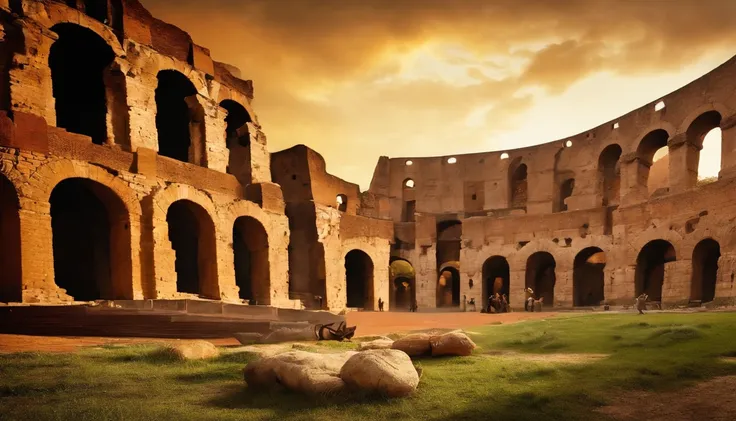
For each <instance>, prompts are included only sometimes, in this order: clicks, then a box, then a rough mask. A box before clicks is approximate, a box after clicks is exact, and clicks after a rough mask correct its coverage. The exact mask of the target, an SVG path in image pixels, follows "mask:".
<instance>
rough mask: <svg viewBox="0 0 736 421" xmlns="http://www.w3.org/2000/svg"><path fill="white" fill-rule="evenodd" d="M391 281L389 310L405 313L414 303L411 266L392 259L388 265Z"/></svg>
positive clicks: (414, 286)
mask: <svg viewBox="0 0 736 421" xmlns="http://www.w3.org/2000/svg"><path fill="white" fill-rule="evenodd" d="M389 276H390V280H391V284H390V287H391V301H390V309H391V310H393V311H406V310H409V309H410V307H411V306H412V305H413V304H414V302H415V301H416V293H417V292H416V275H415V272H414V267H413V266H412V264H411V263H410V262H409V261H407V260H404V259H399V258H394V259H392V261H391V264H390V265H389Z"/></svg>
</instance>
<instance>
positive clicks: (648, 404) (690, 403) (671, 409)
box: [598, 376, 736, 421]
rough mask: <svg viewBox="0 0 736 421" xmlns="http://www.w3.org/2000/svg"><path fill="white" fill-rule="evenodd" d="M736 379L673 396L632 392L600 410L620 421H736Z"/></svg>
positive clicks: (698, 386)
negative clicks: (734, 391) (735, 390)
mask: <svg viewBox="0 0 736 421" xmlns="http://www.w3.org/2000/svg"><path fill="white" fill-rule="evenodd" d="M735 388H736V376H724V377H718V378H715V379H712V380H709V381H706V382H702V383H699V384H696V385H695V386H692V387H689V388H687V389H684V390H679V391H676V392H670V393H651V392H642V391H639V392H631V393H626V394H623V395H620V396H618V397H616V399H615V401H614V403H612V404H611V405H608V406H604V407H602V408H601V409H599V410H598V411H599V412H601V413H603V414H606V415H608V416H610V417H613V418H615V419H617V420H621V421H628V420H647V421H690V420H692V421H706V420H708V421H730V420H736V394H734V393H733V390H734V389H735Z"/></svg>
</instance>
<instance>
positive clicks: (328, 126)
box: [143, 0, 736, 188]
mask: <svg viewBox="0 0 736 421" xmlns="http://www.w3.org/2000/svg"><path fill="white" fill-rule="evenodd" d="M143 3H144V5H145V6H146V7H148V8H149V10H150V11H151V12H152V13H153V14H154V15H155V16H157V17H159V18H161V19H163V20H166V21H168V22H171V23H173V24H176V25H178V26H180V27H181V28H183V29H184V30H186V31H188V32H189V33H190V34H191V35H192V37H193V38H194V39H195V41H196V42H197V43H198V44H201V45H204V46H206V47H208V48H210V49H211V51H212V55H213V57H214V58H215V59H217V60H219V61H224V62H228V63H231V64H234V65H236V66H238V67H239V68H240V69H241V70H242V71H243V76H244V77H245V78H248V79H253V80H254V83H255V89H256V91H255V94H256V103H255V108H256V112H257V113H258V115H259V120H260V121H261V123H262V124H263V126H264V130H265V132H266V134H267V135H268V139H269V146H270V149H271V150H272V151H276V150H280V149H283V148H287V147H290V146H292V145H294V144H297V143H303V144H306V145H309V146H310V147H312V148H314V149H316V150H317V151H318V152H320V153H321V154H323V155H324V156H325V158H326V159H327V165H328V171H330V172H331V173H333V174H335V175H338V176H340V177H343V178H346V179H348V180H350V181H354V182H358V183H360V184H361V186H362V187H363V188H367V186H368V183H369V181H370V177H371V174H372V172H373V166H374V165H375V163H376V160H377V159H378V157H379V156H380V155H389V156H394V157H396V156H428V155H443V154H452V153H464V152H475V151H482V150H494V149H500V148H510V147H519V146H526V145H530V144H535V143H542V142H547V141H551V140H554V139H556V138H558V137H562V136H567V135H572V134H574V133H576V132H579V131H582V130H585V129H586V128H588V127H591V126H593V125H595V124H598V123H601V122H604V121H607V120H609V119H612V118H614V117H616V116H617V115H619V114H621V113H624V112H626V111H628V110H629V109H631V108H634V107H637V106H639V105H641V104H642V103H644V102H647V101H651V100H654V99H656V98H657V97H658V96H661V95H664V94H666V93H667V92H669V91H671V90H674V89H676V88H678V87H679V86H681V85H684V84H686V83H687V82H689V81H690V80H692V79H694V78H696V77H698V76H700V75H701V74H702V73H705V72H707V71H708V70H710V69H712V68H713V67H715V66H717V65H718V64H720V63H721V62H723V61H725V60H726V59H728V58H729V57H730V56H731V55H733V54H734V53H736V50H734V49H733V45H736V43H735V41H736V25H733V23H732V16H734V14H736V2H729V1H724V0H670V1H668V0H651V1H644V0H642V1H625V0H618V1H614V0H579V1H575V0H565V1H548V0H525V1H518V0H453V1H447V0H422V1H418V0H416V1H415V0H361V1H357V0H355V1H350V0H348V1H346V0H248V1H239V0H219V1H218V0H210V1H208V2H202V1H200V0H197V1H193V0H179V1H177V2H176V4H175V5H174V2H171V1H169V0H143ZM530 121H534V122H535V124H533V125H530V124H528V122H530Z"/></svg>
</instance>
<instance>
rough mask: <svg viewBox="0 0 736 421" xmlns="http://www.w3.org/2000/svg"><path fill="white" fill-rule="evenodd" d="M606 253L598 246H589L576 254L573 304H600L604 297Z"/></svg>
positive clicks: (573, 277) (577, 305)
mask: <svg viewBox="0 0 736 421" xmlns="http://www.w3.org/2000/svg"><path fill="white" fill-rule="evenodd" d="M605 267H606V253H604V252H603V250H601V249H599V248H598V247H588V248H586V249H583V250H581V251H580V253H578V255H577V256H575V262H574V268H573V275H572V285H573V287H572V288H573V305H574V306H576V307H579V306H598V305H600V304H601V303H602V302H603V300H604V299H605V297H604V290H605V288H604V283H605V277H604V273H603V269H604V268H605Z"/></svg>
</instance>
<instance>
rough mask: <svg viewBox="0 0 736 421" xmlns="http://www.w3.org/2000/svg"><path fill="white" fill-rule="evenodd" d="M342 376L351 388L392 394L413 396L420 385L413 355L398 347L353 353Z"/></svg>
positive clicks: (392, 395)
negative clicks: (411, 356) (413, 362)
mask: <svg viewBox="0 0 736 421" xmlns="http://www.w3.org/2000/svg"><path fill="white" fill-rule="evenodd" d="M340 378H341V379H342V380H343V381H344V382H345V384H347V385H348V386H349V387H351V388H354V389H358V390H362V391H367V392H372V393H378V394H381V395H384V396H388V397H403V396H408V395H411V394H412V393H413V392H414V391H415V390H416V388H417V385H419V374H418V373H417V370H416V369H415V368H414V364H412V362H411V358H409V356H408V355H407V354H406V353H405V352H403V351H399V350H397V349H372V350H368V351H363V352H359V353H357V354H355V355H353V356H352V357H350V359H349V360H348V361H347V362H346V363H345V365H343V367H342V370H340Z"/></svg>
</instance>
